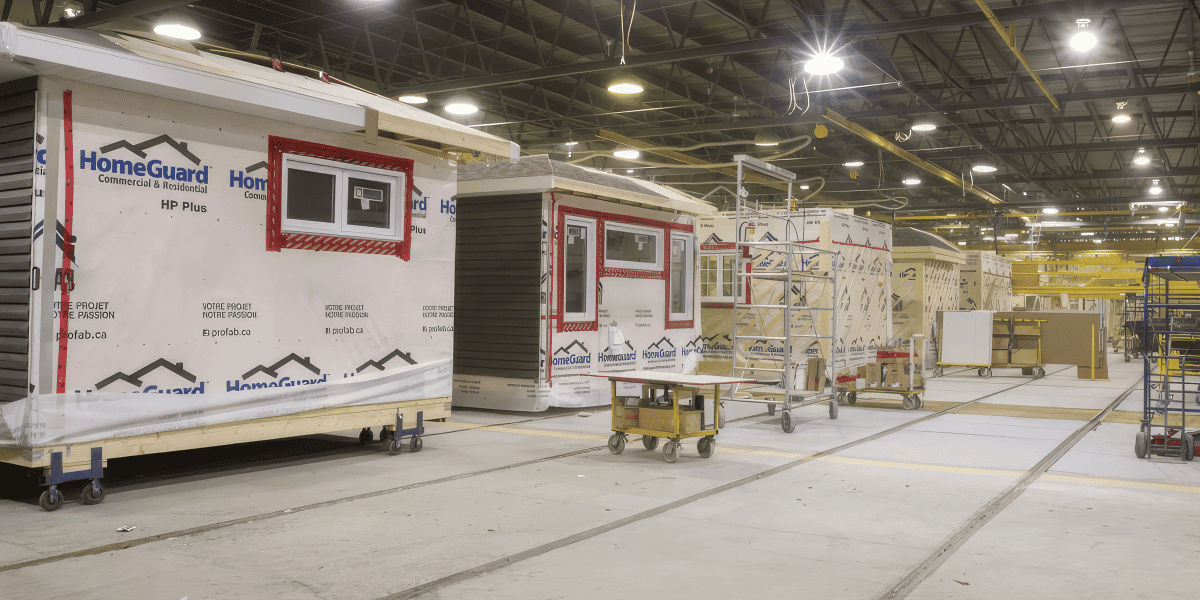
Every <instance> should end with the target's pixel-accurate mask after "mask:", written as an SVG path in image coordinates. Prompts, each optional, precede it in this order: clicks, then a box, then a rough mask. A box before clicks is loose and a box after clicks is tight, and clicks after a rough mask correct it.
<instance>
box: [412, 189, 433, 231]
mask: <svg viewBox="0 0 1200 600" xmlns="http://www.w3.org/2000/svg"><path fill="white" fill-rule="evenodd" d="M412 191H413V195H412V199H413V200H412V216H413V218H414V219H424V218H425V217H426V215H428V214H429V197H428V196H426V195H425V194H424V193H423V192H422V191H421V190H419V189H417V186H415V185H414V186H413V189H412ZM413 227H416V226H415V225H414V226H413ZM421 233H425V232H424V231H422V232H421Z"/></svg>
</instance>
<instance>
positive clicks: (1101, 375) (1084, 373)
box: [1075, 366, 1108, 379]
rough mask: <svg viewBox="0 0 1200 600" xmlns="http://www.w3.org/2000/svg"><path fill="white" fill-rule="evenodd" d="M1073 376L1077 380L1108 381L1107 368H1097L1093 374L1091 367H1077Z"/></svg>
mask: <svg viewBox="0 0 1200 600" xmlns="http://www.w3.org/2000/svg"><path fill="white" fill-rule="evenodd" d="M1075 375H1076V377H1078V378H1079V379H1108V366H1101V367H1097V368H1096V372H1095V373H1093V372H1092V368H1091V367H1078V368H1077V369H1076V373H1075Z"/></svg>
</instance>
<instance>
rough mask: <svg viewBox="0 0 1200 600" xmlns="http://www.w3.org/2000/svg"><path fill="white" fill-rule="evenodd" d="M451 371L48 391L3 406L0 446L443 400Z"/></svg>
mask: <svg viewBox="0 0 1200 600" xmlns="http://www.w3.org/2000/svg"><path fill="white" fill-rule="evenodd" d="M450 371H451V369H450V361H449V360H448V359H445V360H438V361H433V362H430V363H425V364H420V365H412V366H408V367H402V368H399V369H391V370H388V371H384V372H379V373H373V374H367V375H361V376H357V377H350V378H347V379H341V380H336V381H334V382H331V383H329V384H327V385H308V386H296V385H289V383H291V382H288V381H275V382H271V384H269V385H264V386H263V387H258V388H255V389H249V390H244V391H236V392H232V391H228V392H227V391H218V392H216V393H207V394H203V395H201V394H192V393H188V392H183V393H179V392H180V390H174V392H176V393H163V394H155V395H154V396H153V397H152V398H147V397H146V395H145V394H138V393H132V394H130V393H121V392H108V393H105V392H91V393H86V392H85V393H70V394H43V395H38V396H32V397H29V398H26V399H24V400H18V401H16V402H12V403H10V404H7V405H5V406H4V407H0V447H13V446H16V447H23V448H37V447H45V446H53V445H61V444H77V443H83V442H91V441H96V440H109V439H114V438H123V437H129V436H135V435H146V434H152V433H163V432H166V431H178V430H182V429H192V428H194V427H206V426H210V425H220V424H223V423H236V422H240V421H249V420H252V419H262V418H267V417H278V416H282V415H290V414H296V413H301V412H306V411H311V410H319V409H325V408H334V407H342V406H360V405H367V404H380V403H385V402H403V401H405V400H420V399H425V398H438V397H446V396H449V395H450V377H451V373H450ZM284 379H285V380H286V379H287V378H284ZM181 389H182V388H181ZM152 393H153V392H152Z"/></svg>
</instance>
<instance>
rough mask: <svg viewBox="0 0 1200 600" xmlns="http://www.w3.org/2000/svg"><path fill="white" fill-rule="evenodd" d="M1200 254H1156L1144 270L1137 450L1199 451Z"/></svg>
mask: <svg viewBox="0 0 1200 600" xmlns="http://www.w3.org/2000/svg"><path fill="white" fill-rule="evenodd" d="M1198 281H1200V257H1198V256H1151V257H1149V258H1147V259H1146V266H1145V269H1144V271H1143V272H1142V283H1143V285H1144V286H1145V296H1144V302H1143V304H1142V320H1143V322H1144V323H1145V332H1146V334H1145V335H1146V337H1145V339H1144V340H1143V342H1144V346H1143V347H1144V351H1143V352H1142V365H1143V375H1142V377H1143V381H1142V388H1143V391H1142V398H1143V402H1142V427H1141V430H1140V431H1138V433H1137V437H1136V438H1135V440H1134V454H1135V455H1137V457H1138V458H1145V457H1147V456H1150V455H1152V454H1158V455H1171V456H1179V457H1180V458H1181V459H1182V460H1185V461H1188V460H1192V458H1193V457H1194V456H1195V454H1196V441H1195V440H1196V434H1197V433H1200V429H1197V428H1196V427H1195V426H1190V428H1189V423H1188V415H1195V414H1197V413H1200V406H1197V404H1198V403H1200V389H1198V387H1197V383H1200V326H1198V325H1197V319H1196V316H1197V315H1200V293H1197V287H1196V286H1197V283H1196V282H1198Z"/></svg>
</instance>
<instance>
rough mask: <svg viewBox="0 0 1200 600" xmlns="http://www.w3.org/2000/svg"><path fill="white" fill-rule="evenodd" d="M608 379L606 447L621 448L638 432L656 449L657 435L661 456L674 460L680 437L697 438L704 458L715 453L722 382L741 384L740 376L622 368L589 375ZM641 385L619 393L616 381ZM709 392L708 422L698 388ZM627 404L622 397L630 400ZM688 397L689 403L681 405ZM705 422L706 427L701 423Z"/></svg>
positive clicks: (742, 381) (614, 449) (616, 449)
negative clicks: (663, 440)
mask: <svg viewBox="0 0 1200 600" xmlns="http://www.w3.org/2000/svg"><path fill="white" fill-rule="evenodd" d="M592 377H607V378H608V380H609V383H610V385H611V387H612V407H613V408H612V430H613V434H612V437H610V438H608V449H609V451H610V452H612V453H613V454H620V453H622V452H624V451H625V442H626V438H627V437H628V436H629V434H631V433H632V434H636V435H640V436H642V444H643V445H644V446H645V447H646V449H647V450H654V449H655V448H657V447H658V440H659V438H666V440H667V443H666V445H664V446H663V459H664V460H666V461H667V462H669V463H673V462H675V460H676V459H677V458H679V446H680V443H679V442H680V440H683V439H686V438H697V437H698V438H700V441H699V442H697V443H696V451H697V452H698V453H699V454H700V456H702V457H704V458H708V457H710V456H712V455H713V452H714V451H716V448H717V441H716V435H717V431H718V429H719V428H720V426H719V423H720V415H721V402H720V397H721V386H723V385H733V384H735V383H746V382H747V380H745V379H737V378H733V377H720V376H717V375H683V374H679V373H660V372H656V371H626V372H623V373H607V374H599V375H592ZM621 383H625V384H635V385H639V384H640V386H641V389H640V390H638V391H639V392H640V393H639V394H638V395H637V396H631V395H624V394H621V392H622V391H627V390H621V389H620V388H621V387H622V386H620V385H619V384H621ZM708 389H711V390H712V394H713V395H712V399H713V404H712V406H713V415H712V420H711V422H710V421H708V420H707V419H706V418H705V414H704V413H705V411H704V400H705V397H704V395H703V393H702V392H704V391H705V390H708ZM635 398H636V400H637V403H636V405H635V406H629V405H628V404H627V399H635ZM684 399H688V400H690V401H691V402H690V407H687V408H685V407H684V406H683V404H682V401H683V400H684ZM706 424H707V426H706Z"/></svg>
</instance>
